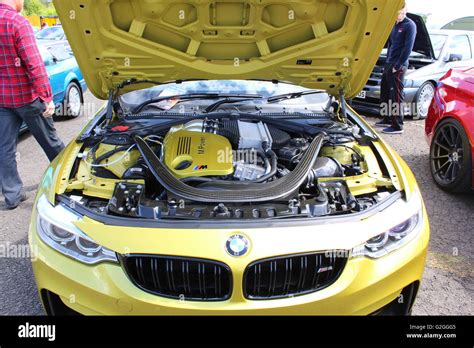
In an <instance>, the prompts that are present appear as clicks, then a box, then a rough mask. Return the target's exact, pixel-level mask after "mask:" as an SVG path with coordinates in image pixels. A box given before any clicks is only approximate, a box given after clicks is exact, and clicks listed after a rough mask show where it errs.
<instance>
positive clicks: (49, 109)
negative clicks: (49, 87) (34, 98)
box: [43, 101, 56, 118]
mask: <svg viewBox="0 0 474 348" xmlns="http://www.w3.org/2000/svg"><path fill="white" fill-rule="evenodd" d="M44 106H46V110H45V111H44V112H43V117H45V118H49V117H51V116H53V114H54V111H55V109H56V108H55V106H54V103H53V102H52V101H50V102H49V103H44Z"/></svg>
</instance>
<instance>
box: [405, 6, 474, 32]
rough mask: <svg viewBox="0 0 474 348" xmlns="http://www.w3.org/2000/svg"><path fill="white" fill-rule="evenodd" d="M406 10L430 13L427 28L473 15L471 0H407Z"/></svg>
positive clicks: (473, 7)
mask: <svg viewBox="0 0 474 348" xmlns="http://www.w3.org/2000/svg"><path fill="white" fill-rule="evenodd" d="M407 4H408V11H409V12H413V13H425V14H428V13H431V15H430V16H429V17H428V23H427V26H428V28H436V27H438V28H439V27H440V26H443V25H445V24H447V23H448V22H450V21H452V20H453V19H457V18H460V17H467V16H474V1H473V0H448V1H446V0H407Z"/></svg>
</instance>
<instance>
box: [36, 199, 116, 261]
mask: <svg viewBox="0 0 474 348" xmlns="http://www.w3.org/2000/svg"><path fill="white" fill-rule="evenodd" d="M37 208H38V216H37V223H36V226H37V231H38V236H39V237H40V238H41V240H42V241H43V242H45V243H46V244H47V245H49V246H50V247H51V248H53V249H55V250H57V251H59V252H60V253H61V254H64V255H66V256H69V257H71V258H73V259H76V260H78V261H80V262H83V263H87V264H96V263H100V262H104V261H112V262H118V260H117V256H116V255H115V252H113V251H112V250H110V249H107V248H105V247H103V246H101V245H99V244H97V243H96V242H94V241H93V240H92V239H90V238H89V237H88V236H86V235H85V234H84V232H82V231H81V230H79V229H78V228H77V227H76V226H75V225H74V222H76V221H78V220H79V219H80V217H79V216H77V215H76V214H74V213H73V212H72V211H70V210H68V209H67V208H65V207H63V206H61V205H58V206H56V207H53V206H52V205H51V204H50V203H49V202H48V201H47V199H46V197H45V196H42V197H40V198H39V200H38V206H37Z"/></svg>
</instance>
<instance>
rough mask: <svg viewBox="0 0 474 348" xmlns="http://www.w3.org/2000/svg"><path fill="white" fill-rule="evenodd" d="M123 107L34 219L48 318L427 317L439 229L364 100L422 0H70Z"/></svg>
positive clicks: (84, 44)
mask: <svg viewBox="0 0 474 348" xmlns="http://www.w3.org/2000/svg"><path fill="white" fill-rule="evenodd" d="M54 3H55V6H56V8H57V10H58V13H59V14H60V18H61V23H62V24H63V26H64V30H65V32H66V34H67V36H68V39H69V41H70V43H71V46H72V48H73V51H74V52H75V54H76V57H77V60H78V62H79V65H80V67H81V70H82V72H83V73H84V76H85V79H86V81H87V84H88V86H89V87H90V89H91V91H92V92H93V94H94V95H95V96H96V97H98V98H101V99H104V100H108V102H107V103H106V105H105V106H104V107H103V108H102V109H101V110H99V111H98V112H97V114H96V115H95V116H94V117H92V120H91V121H90V123H89V124H88V125H87V126H86V128H85V129H84V130H83V131H82V133H81V134H80V135H79V136H78V138H77V139H76V140H75V141H73V142H72V143H70V144H69V146H67V148H66V149H65V150H64V152H63V153H62V154H61V155H60V156H59V157H58V158H56V160H55V161H53V163H52V164H51V166H50V167H49V168H48V169H47V171H46V173H45V175H44V178H43V180H42V182H41V184H40V188H39V191H38V196H37V199H36V203H35V207H34V211H33V214H32V219H31V224H30V230H29V241H30V244H31V248H32V249H33V251H34V252H35V256H36V257H35V258H34V261H33V270H34V274H35V277H36V282H37V286H38V291H39V293H40V298H41V300H42V303H43V306H44V308H45V311H46V312H47V313H48V314H77V313H80V314H90V315H94V314H98V315H106V314H110V315H122V314H131V315H347V314H351V315H369V314H409V313H410V311H411V308H412V305H413V302H414V300H415V297H416V294H417V291H418V288H419V285H420V280H421V278H422V273H423V269H424V264H425V257H426V253H427V247H428V241H429V223H428V217H427V214H426V211H425V208H424V204H423V201H422V197H421V195H420V191H419V189H418V186H417V184H416V181H415V178H414V176H413V174H412V172H411V171H410V169H409V168H408V166H407V165H406V163H405V162H404V161H403V160H402V159H401V158H400V157H399V156H397V154H395V152H394V151H393V150H392V149H391V148H390V147H389V146H388V145H387V144H386V143H385V142H384V141H383V140H382V139H380V138H379V137H378V136H377V134H376V133H375V132H374V131H373V130H372V129H371V127H370V126H369V125H368V124H367V123H365V122H364V120H363V119H362V118H361V117H360V116H358V115H357V114H356V113H355V112H354V111H353V110H352V109H351V108H350V107H349V106H348V105H347V104H346V99H349V98H352V97H354V96H355V95H357V94H358V93H359V91H360V90H361V89H362V88H363V86H364V85H365V82H366V80H367V78H368V77H369V74H370V73H371V71H372V67H373V66H374V64H375V62H376V61H377V58H378V55H379V53H380V51H381V50H382V48H383V46H384V43H385V41H386V40H387V37H388V36H389V33H390V30H391V28H392V23H394V22H395V19H396V17H397V12H398V11H399V9H400V8H401V7H402V0H394V1H385V0H371V1H362V0H361V1H340V0H324V1H323V0H312V1H303V0H301V1H273V0H272V1H269V0H268V1H267V0H246V1H240V0H233V1H232V2H229V1H224V0H222V1H206V0H191V1H173V2H170V1H158V0H156V1H132V0H120V1H119V0H94V1H92V0H84V1H75V0H55V1H54Z"/></svg>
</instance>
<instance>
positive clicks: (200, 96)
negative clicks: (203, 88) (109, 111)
mask: <svg viewBox="0 0 474 348" xmlns="http://www.w3.org/2000/svg"><path fill="white" fill-rule="evenodd" d="M221 98H240V99H243V98H245V99H246V100H247V99H250V98H253V99H255V98H262V97H261V96H257V95H245V94H242V95H239V94H221V93H190V94H181V95H170V96H165V97H158V98H153V99H150V100H147V101H145V102H143V103H141V104H140V105H138V106H136V107H135V108H134V109H133V110H132V114H138V113H140V111H142V110H143V109H144V108H145V107H146V106H147V105H150V104H156V103H159V102H162V101H166V100H171V99H176V100H177V101H179V102H182V101H188V100H194V99H202V100H206V99H211V100H213V99H221ZM158 108H159V107H158Z"/></svg>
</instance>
